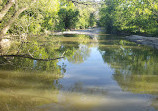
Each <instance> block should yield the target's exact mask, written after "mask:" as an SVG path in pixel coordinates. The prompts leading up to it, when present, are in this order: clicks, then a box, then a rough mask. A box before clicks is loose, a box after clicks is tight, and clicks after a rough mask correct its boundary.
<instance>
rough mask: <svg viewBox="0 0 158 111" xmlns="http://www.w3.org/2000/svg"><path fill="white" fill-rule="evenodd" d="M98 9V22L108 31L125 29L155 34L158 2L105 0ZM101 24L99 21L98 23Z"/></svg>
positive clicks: (146, 0)
mask: <svg viewBox="0 0 158 111" xmlns="http://www.w3.org/2000/svg"><path fill="white" fill-rule="evenodd" d="M105 3H106V6H102V8H101V10H100V16H101V19H100V22H103V25H102V26H104V27H106V30H108V31H110V32H114V31H113V30H117V31H127V32H130V33H131V32H132V33H146V34H151V35H157V31H158V28H157V26H158V22H157V21H158V19H157V18H158V15H157V14H158V13H157V12H158V9H157V6H158V3H157V2H156V1H154V0H140V1H135V0H134V1H130V0H122V1H116V0H114V1H109V0H106V1H105ZM100 24H101V23H100Z"/></svg>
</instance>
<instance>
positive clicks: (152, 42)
mask: <svg viewBox="0 0 158 111" xmlns="http://www.w3.org/2000/svg"><path fill="white" fill-rule="evenodd" d="M126 39H127V40H129V41H132V42H136V43H137V44H142V45H146V46H150V47H153V48H155V49H158V38H156V37H144V36H139V35H131V36H127V37H126Z"/></svg>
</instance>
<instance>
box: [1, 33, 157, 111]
mask: <svg viewBox="0 0 158 111" xmlns="http://www.w3.org/2000/svg"><path fill="white" fill-rule="evenodd" d="M57 38H58V39H59V41H60V44H58V45H59V46H58V47H55V48H54V49H53V52H54V54H56V55H61V54H62V53H63V52H65V58H63V59H61V60H55V61H48V62H43V61H36V60H30V59H22V58H0V60H1V63H2V64H1V66H0V98H1V100H0V107H1V109H0V111H1V110H2V111H7V110H8V111H31V110H32V111H63V110H64V111H156V110H158V68H157V66H158V51H156V50H154V49H152V48H150V47H145V46H140V45H136V44H135V43H132V42H129V41H126V40H124V38H123V37H118V36H113V35H94V36H93V37H88V36H84V35H65V36H60V37H57ZM43 47H44V46H43ZM50 49H52V47H51V48H50ZM48 52H49V51H48ZM40 53H42V52H40ZM51 53H52V52H51ZM42 54H43V53H42ZM54 54H53V55H54ZM6 61H7V62H6ZM8 61H9V63H8Z"/></svg>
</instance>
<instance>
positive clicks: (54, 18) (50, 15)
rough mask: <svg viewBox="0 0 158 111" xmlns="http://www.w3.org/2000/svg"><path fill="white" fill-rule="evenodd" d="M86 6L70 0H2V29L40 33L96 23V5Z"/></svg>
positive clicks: (83, 26) (2, 31) (4, 31)
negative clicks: (92, 6) (93, 6)
mask: <svg viewBox="0 0 158 111" xmlns="http://www.w3.org/2000/svg"><path fill="white" fill-rule="evenodd" d="M7 7H8V8H7ZM85 7H86V6H83V5H81V6H80V5H76V4H74V3H73V2H72V1H68V0H27V1H23V0H16V1H15V0H2V1H1V4H0V12H1V15H0V17H1V18H0V20H1V22H0V29H1V30H0V32H1V34H2V35H5V34H6V33H10V34H16V35H22V34H24V33H25V34H31V35H39V34H41V33H46V34H49V33H51V32H53V31H64V30H66V29H79V28H82V29H84V28H87V27H89V26H91V27H93V26H94V25H95V20H94V18H95V15H94V14H93V13H94V11H95V9H94V8H90V7H86V8H85ZM90 13H91V14H90Z"/></svg>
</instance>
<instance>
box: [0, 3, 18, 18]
mask: <svg viewBox="0 0 158 111" xmlns="http://www.w3.org/2000/svg"><path fill="white" fill-rule="evenodd" d="M14 3H15V0H9V3H7V4H6V5H5V6H4V7H3V8H2V10H1V12H0V20H2V19H3V17H4V16H5V15H6V13H7V12H8V11H9V9H10V8H11V7H12V6H13V4H14Z"/></svg>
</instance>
